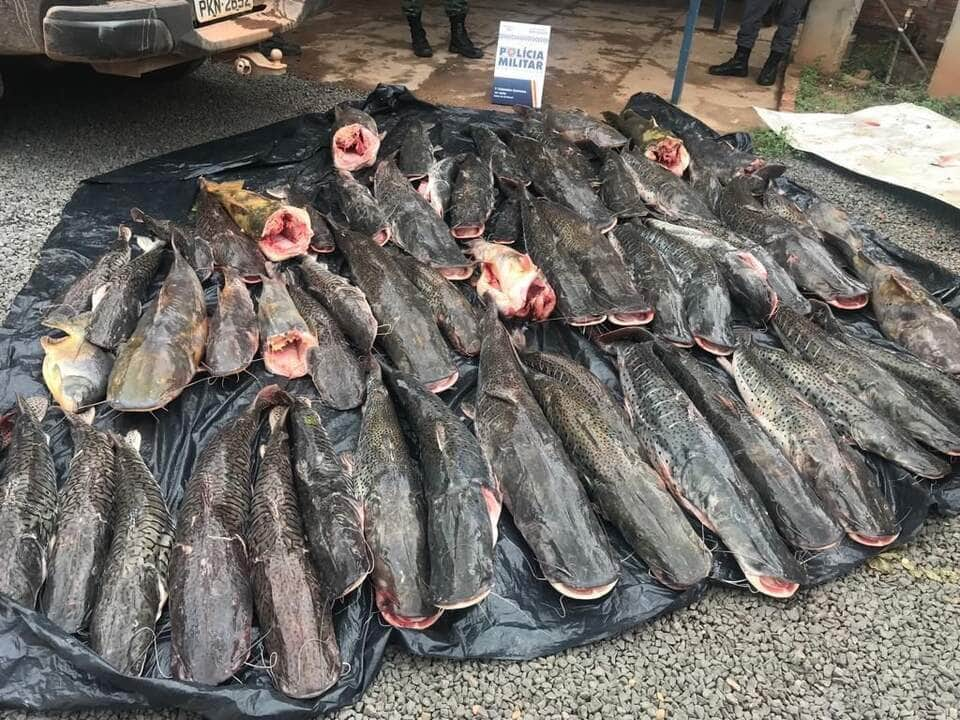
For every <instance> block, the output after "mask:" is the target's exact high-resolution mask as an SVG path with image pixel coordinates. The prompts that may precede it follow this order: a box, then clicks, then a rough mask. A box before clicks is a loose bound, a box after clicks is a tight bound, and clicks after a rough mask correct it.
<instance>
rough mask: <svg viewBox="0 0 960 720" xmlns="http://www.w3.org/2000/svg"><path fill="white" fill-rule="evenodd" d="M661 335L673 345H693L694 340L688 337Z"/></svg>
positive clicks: (687, 346)
mask: <svg viewBox="0 0 960 720" xmlns="http://www.w3.org/2000/svg"><path fill="white" fill-rule="evenodd" d="M661 337H662V338H663V339H664V340H666V341H667V342H668V343H670V344H671V345H673V346H674V347H678V348H684V349H686V348H692V347H693V345H694V341H693V340H692V339H688V338H678V337H668V336H667V335H661Z"/></svg>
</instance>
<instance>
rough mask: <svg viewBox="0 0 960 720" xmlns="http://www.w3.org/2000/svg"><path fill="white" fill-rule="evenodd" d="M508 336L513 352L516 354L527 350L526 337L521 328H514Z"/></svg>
mask: <svg viewBox="0 0 960 720" xmlns="http://www.w3.org/2000/svg"><path fill="white" fill-rule="evenodd" d="M509 334H510V343H511V344H512V345H513V347H514V349H515V350H517V351H518V352H523V351H524V350H526V349H527V336H526V335H524V333H523V330H522V329H521V328H514V329H513V330H511V331H510V333H509Z"/></svg>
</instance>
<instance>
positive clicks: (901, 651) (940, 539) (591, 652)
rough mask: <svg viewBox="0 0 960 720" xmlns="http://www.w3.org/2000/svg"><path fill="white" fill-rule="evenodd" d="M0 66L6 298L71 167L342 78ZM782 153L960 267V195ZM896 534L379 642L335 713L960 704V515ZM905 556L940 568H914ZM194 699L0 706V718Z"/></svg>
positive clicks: (893, 712)
mask: <svg viewBox="0 0 960 720" xmlns="http://www.w3.org/2000/svg"><path fill="white" fill-rule="evenodd" d="M4 78H5V81H6V84H7V96H6V97H5V98H4V100H3V106H2V110H0V191H2V193H0V197H2V198H3V201H2V203H0V265H2V267H3V268H4V277H3V278H2V280H0V309H3V310H5V309H6V308H7V307H8V306H9V303H10V300H11V299H12V297H13V296H14V295H15V294H16V293H17V292H18V291H19V289H20V287H21V286H22V284H23V283H24V281H25V280H26V278H27V276H28V275H29V273H30V272H31V270H32V268H33V266H34V263H35V262H36V257H37V252H38V250H39V248H40V245H41V244H42V243H43V240H44V239H45V238H46V236H47V235H48V234H49V232H50V231H51V230H52V229H53V226H54V225H55V224H56V223H57V221H58V219H59V214H60V211H61V209H62V208H63V205H64V204H65V202H66V201H67V199H68V198H69V197H70V195H71V194H72V193H73V191H74V190H75V189H76V186H77V183H78V182H79V181H80V180H82V179H83V178H86V177H90V176H92V175H96V174H99V173H102V172H105V171H107V170H110V169H113V168H116V167H120V166H123V165H127V164H129V163H132V162H135V161H137V160H141V159H144V158H147V157H152V156H155V155H157V154H160V153H163V152H167V151H170V150H174V149H177V148H180V147H186V146H190V145H194V144H197V143H201V142H204V141H207V140H211V139H213V138H216V137H219V136H222V135H226V134H230V133H234V132H240V131H243V130H247V129H250V128H253V127H257V126H259V125H263V124H266V123H269V122H273V121H276V120H279V119H282V118H285V117H289V116H291V115H296V114H298V113H302V112H312V111H320V110H324V109H326V108H327V107H329V106H330V105H331V104H333V103H335V102H338V101H340V100H342V99H345V98H347V97H351V96H355V93H353V92H352V91H350V90H348V89H345V88H342V87H337V86H330V85H315V84H311V83H308V82H305V81H301V80H299V79H297V78H293V77H280V78H260V79H257V80H252V81H251V80H243V79H241V78H238V77H236V76H235V75H233V74H232V72H231V71H230V69H229V67H227V66H224V65H219V64H208V65H207V66H205V67H204V68H202V69H201V70H200V71H198V72H197V73H196V74H195V75H193V76H192V77H189V78H185V79H184V80H182V81H180V82H177V83H173V84H153V83H146V82H137V81H127V80H122V79H117V78H107V77H100V76H94V75H92V74H91V73H88V72H86V71H85V70H83V69H81V68H67V69H61V70H58V71H56V72H51V73H48V72H47V71H43V70H29V69H23V68H21V67H20V63H17V64H16V65H14V66H13V67H7V66H5V69H4ZM639 89H642V88H638V90H639ZM790 164H791V169H790V171H789V174H790V175H791V176H792V177H793V178H794V179H796V180H797V181H799V182H801V183H803V184H805V185H808V186H809V187H813V188H815V189H816V190H817V191H818V192H819V193H820V194H821V195H823V196H824V197H826V198H827V199H828V200H831V201H833V202H836V203H838V204H840V205H841V206H842V207H844V208H846V209H848V210H849V211H850V212H852V213H854V214H856V215H858V216H860V217H862V218H864V219H865V220H867V221H869V222H870V223H872V224H873V225H874V226H875V227H877V228H878V229H879V230H881V231H882V232H884V233H886V234H889V235H890V236H891V237H892V238H894V239H895V240H897V241H898V242H900V243H902V244H903V245H905V246H907V247H909V248H910V249H912V250H915V251H917V252H921V253H923V254H925V255H927V256H929V257H931V258H933V259H935V260H937V261H938V262H941V263H943V264H945V265H947V266H948V267H950V268H951V269H953V270H955V271H960V247H958V245H957V237H958V234H960V233H958V231H960V213H958V212H957V211H955V210H953V209H951V208H948V207H947V206H944V205H941V204H938V203H936V202H935V201H932V200H928V199H926V198H923V197H920V196H917V195H915V194H912V193H907V192H902V191H896V190H893V189H891V188H888V187H886V186H883V185H881V184H879V183H874V182H872V181H868V180H865V179H862V178H858V177H856V176H854V175H852V174H850V173H847V172H845V171H840V170H838V169H836V168H833V167H832V166H830V165H828V164H826V163H823V162H821V161H818V160H815V159H804V160H794V161H792V162H791V163H790ZM896 552H897V553H898V555H897V558H895V559H893V560H892V561H891V562H890V568H889V569H887V570H884V571H880V570H875V569H871V568H869V567H864V568H861V569H859V570H858V571H856V572H854V573H853V574H851V575H850V576H848V577H846V578H843V579H841V580H839V581H836V582H833V583H830V584H828V585H825V586H823V587H819V588H812V589H805V590H802V591H801V592H800V593H799V595H798V598H797V599H796V600H794V601H791V602H787V603H783V602H777V601H774V600H771V599H769V598H765V597H762V596H758V595H755V594H752V593H750V592H747V591H741V590H730V589H725V588H724V589H720V588H712V589H710V590H709V591H708V592H707V594H706V596H705V597H704V598H703V599H702V600H701V601H700V602H699V603H697V604H696V605H694V606H693V607H691V608H688V609H686V610H682V611H680V612H678V613H676V614H674V615H672V616H669V617H665V618H660V619H659V620H656V621H654V622H652V623H650V624H648V625H645V626H642V627H640V628H637V629H635V630H632V631H630V632H627V633H625V634H624V635H623V636H621V637H619V638H613V639H610V640H607V641H604V642H599V643H596V644H594V645H590V646H588V647H582V648H574V649H571V650H567V651H565V652H562V653H560V654H558V655H557V656H555V657H554V658H546V659H543V660H539V661H536V662H531V663H515V662H496V661H490V662H476V661H464V662H445V661H436V660H425V659H417V658H410V657H407V656H405V655H404V654H403V653H402V652H401V651H399V650H398V649H396V648H391V649H389V650H388V652H387V654H386V658H385V661H384V664H383V667H382V669H381V671H380V674H379V676H378V678H377V680H376V681H375V683H374V685H373V686H372V687H371V688H370V690H369V692H368V693H367V695H366V696H365V698H364V700H363V702H362V704H358V705H357V706H356V707H354V708H348V709H346V710H343V711H341V712H340V713H339V714H338V715H337V716H336V717H337V718H338V720H348V719H350V718H360V717H369V718H419V717H422V718H447V717H483V718H487V717H489V718H498V719H501V718H508V719H510V720H521V718H535V719H539V718H575V717H577V718H578V717H589V718H611V717H617V718H655V719H656V720H667V719H668V718H678V719H685V718H711V720H714V719H716V718H722V719H726V718H742V717H749V718H778V719H780V718H803V719H804V720H807V719H808V718H831V720H844V719H846V718H857V719H858V720H859V719H866V718H878V719H882V720H891V719H893V718H900V717H903V718H907V717H910V718H922V719H924V720H926V719H930V720H933V719H938V720H939V719H940V718H945V719H948V720H956V719H957V718H958V717H960V713H958V700H957V698H958V697H960V650H958V648H960V623H958V622H957V620H956V618H957V613H958V611H960V585H958V582H957V578H958V577H960V576H958V572H960V520H957V519H951V520H948V519H934V520H932V521H931V522H930V523H928V525H927V527H926V528H925V529H924V530H923V532H922V533H921V535H920V537H919V538H917V539H916V540H915V541H914V542H913V543H912V544H910V545H909V546H907V547H905V548H902V549H898V550H897V551H896ZM901 559H903V560H909V561H910V562H912V563H913V566H915V567H916V568H921V569H929V570H936V571H939V573H933V575H932V577H938V578H940V579H938V580H934V579H932V577H931V576H927V575H921V576H920V577H916V578H915V577H914V576H913V575H912V574H911V572H909V569H908V568H907V567H905V566H904V565H903V564H902V563H901V561H900V560H901ZM944 571H948V572H944ZM731 679H732V680H733V681H734V683H736V684H735V685H734V684H733V683H731V682H730V680H731ZM194 717H195V716H191V715H190V714H189V713H186V712H177V711H142V712H132V713H113V712H74V713H62V714H56V713H55V714H42V713H25V712H21V711H0V720H47V719H48V718H49V719H51V720H53V719H54V718H56V719H57V720H60V719H63V720H66V719H67V718H70V719H71V720H77V719H80V718H83V719H84V720H86V719H87V718H90V720H194Z"/></svg>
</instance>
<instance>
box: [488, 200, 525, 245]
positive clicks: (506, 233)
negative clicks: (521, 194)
mask: <svg viewBox="0 0 960 720" xmlns="http://www.w3.org/2000/svg"><path fill="white" fill-rule="evenodd" d="M522 237H523V224H522V223H521V219H520V202H519V201H518V200H517V198H516V197H514V196H510V197H508V198H507V199H506V200H504V201H503V202H502V203H500V204H499V205H498V206H497V207H496V208H495V209H494V211H493V215H491V216H490V222H489V223H487V240H489V241H490V242H495V243H503V244H505V245H513V244H514V243H515V242H516V241H517V240H519V239H520V238H522Z"/></svg>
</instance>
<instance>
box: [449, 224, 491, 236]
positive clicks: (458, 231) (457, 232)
mask: <svg viewBox="0 0 960 720" xmlns="http://www.w3.org/2000/svg"><path fill="white" fill-rule="evenodd" d="M485 227H486V225H485V224H484V223H463V224H460V225H457V226H455V227H452V228H450V234H451V235H453V237H455V238H456V239H457V240H473V238H478V237H483V230H484V228H485Z"/></svg>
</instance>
